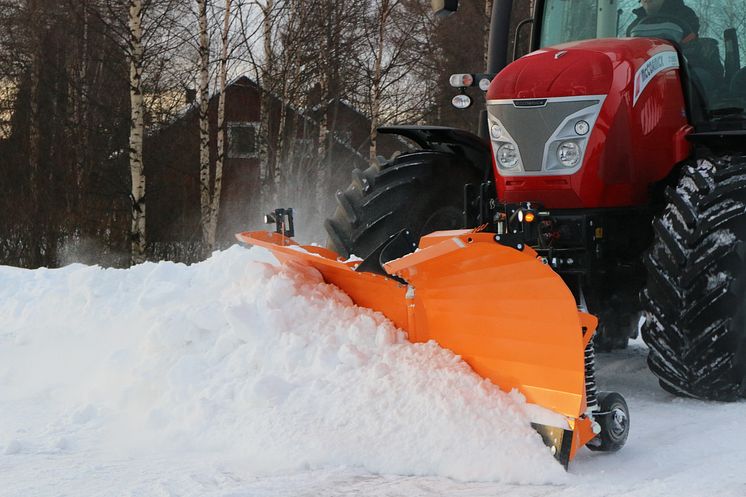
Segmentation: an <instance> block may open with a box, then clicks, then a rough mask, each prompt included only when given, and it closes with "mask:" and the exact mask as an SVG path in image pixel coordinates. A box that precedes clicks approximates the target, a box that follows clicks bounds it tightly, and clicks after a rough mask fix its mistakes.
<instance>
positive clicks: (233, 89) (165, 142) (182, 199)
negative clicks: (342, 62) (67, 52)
mask: <svg viewBox="0 0 746 497" xmlns="http://www.w3.org/2000/svg"><path fill="white" fill-rule="evenodd" d="M271 100H272V109H271V111H270V112H271V113H270V132H271V134H272V136H273V137H276V136H277V133H278V127H279V125H278V122H279V121H280V114H281V112H280V111H281V103H280V101H279V99H277V98H274V97H273V98H272V99H271ZM217 106H218V97H217V96H213V97H212V98H211V100H210V151H211V157H210V160H211V164H212V167H213V170H214V165H215V159H216V149H217ZM225 108H226V116H225V118H226V144H225V150H226V159H225V163H224V166H223V187H222V197H221V208H220V217H219V223H218V239H219V241H220V242H223V243H230V242H232V241H233V233H235V232H237V231H239V230H245V229H247V228H259V227H261V226H262V225H261V219H262V214H263V211H264V210H267V209H270V208H272V207H275V206H273V205H270V203H271V202H272V200H271V199H264V200H263V199H262V198H261V181H260V160H259V139H260V136H259V128H260V121H261V115H260V109H261V90H260V88H259V87H258V85H257V84H256V83H255V82H253V81H252V80H250V79H249V78H247V77H242V78H239V79H237V80H236V81H234V82H232V83H231V84H230V85H229V86H228V88H227V90H226V106H225ZM286 111H287V114H286V115H287V123H288V128H289V131H288V132H287V134H288V136H286V138H285V140H284V145H285V146H284V147H283V148H284V150H285V156H286V161H285V164H284V165H283V169H282V171H283V174H284V177H283V181H282V182H281V188H280V192H279V193H278V195H277V201H278V202H279V203H281V204H282V205H278V206H276V207H296V208H299V211H300V212H299V214H300V215H299V219H300V220H301V221H305V222H309V219H311V218H314V219H316V218H318V217H320V216H324V215H328V214H331V209H333V198H334V193H335V192H336V191H337V190H339V189H343V188H345V187H346V186H347V185H348V184H349V181H350V174H351V171H352V170H353V169H354V168H365V167H367V163H368V155H369V143H370V142H369V132H370V121H369V120H368V119H367V118H366V117H365V116H364V115H362V114H361V113H359V112H357V111H356V110H354V109H353V108H352V107H350V106H349V105H347V104H344V103H342V102H338V103H337V104H336V105H334V106H332V109H331V112H330V121H331V122H330V126H329V127H330V129H331V133H332V143H333V146H332V149H331V154H330V156H331V160H330V163H331V168H330V169H331V170H330V171H329V174H328V175H327V177H328V178H329V181H328V184H327V185H325V187H324V188H323V189H322V190H323V191H324V192H323V195H319V189H318V188H317V186H316V178H317V174H318V169H319V164H320V161H319V160H318V157H317V150H318V135H319V126H318V122H317V121H316V120H315V119H314V118H313V116H312V115H311V116H308V115H303V114H300V113H298V112H296V111H295V110H294V109H292V108H291V107H287V108H286ZM389 140H390V139H389ZM270 142H272V140H270ZM392 143H393V141H392V140H390V141H389V146H388V147H386V144H385V143H384V144H383V145H382V146H383V147H384V148H385V149H389V150H388V152H389V153H391V151H393V147H392ZM273 153H275V152H274V151H273V152H271V154H273ZM145 169H146V175H147V181H148V188H147V198H146V205H147V209H148V214H147V216H148V222H147V230H148V233H147V236H148V240H149V242H151V243H154V244H171V243H185V242H186V243H190V242H192V243H198V242H199V241H200V240H201V226H200V193H199V121H198V112H197V109H196V107H191V108H190V109H189V110H188V111H187V112H185V113H184V114H183V116H182V117H180V118H179V119H177V120H175V121H174V122H172V123H171V124H169V125H168V126H164V127H161V128H159V129H158V130H156V131H155V132H153V133H151V134H150V135H149V136H148V137H147V138H146V141H145ZM318 197H324V198H318ZM304 211H305V212H304ZM319 229H320V223H319V226H318V227H317V229H316V231H318V230H319Z"/></svg>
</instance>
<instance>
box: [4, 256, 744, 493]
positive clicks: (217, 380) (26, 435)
mask: <svg viewBox="0 0 746 497" xmlns="http://www.w3.org/2000/svg"><path fill="white" fill-rule="evenodd" d="M270 261H271V257H270V256H269V255H268V254H267V253H266V252H264V251H261V250H258V249H252V250H247V249H244V248H241V247H233V248H231V249H229V250H227V251H224V252H221V253H217V254H215V255H214V256H213V257H212V258H211V259H209V260H208V261H205V262H203V263H201V264H197V265H193V266H190V267H186V266H183V265H178V264H170V263H161V264H145V265H141V266H137V267H134V268H132V269H129V270H111V269H108V270H103V269H100V268H96V267H86V266H81V265H73V266H68V267H66V268H63V269H59V270H36V271H27V270H21V269H15V268H8V267H0V496H3V497H4V496H19V497H21V496H23V497H26V496H28V497H34V496H62V495H68V496H76V497H77V496H133V497H134V496H161V495H163V496H182V495H183V496H224V497H227V496H231V497H239V496H252V497H253V496H278V497H279V496H295V495H307V496H312V495H313V496H316V495H322V496H327V495H328V496H332V495H340V496H341V495H371V496H391V495H406V496H412V497H417V496H432V495H456V496H483V495H511V496H512V495H516V496H546V495H552V496H555V495H556V496H581V495H582V496H588V495H625V496H669V495H670V496H676V497H688V496H709V495H718V496H720V497H725V496H734V497H735V496H738V497H742V496H744V495H746V403H744V402H741V403H736V404H715V403H704V402H698V401H692V400H683V399H677V398H674V397H672V396H670V395H668V394H666V393H665V392H663V391H662V390H660V389H659V388H658V387H657V385H656V382H655V380H654V379H653V378H652V377H651V376H650V374H648V372H647V370H646V368H645V364H644V357H645V348H644V345H643V344H641V343H639V342H638V343H634V344H633V345H632V346H631V347H630V348H629V349H628V350H627V351H625V352H622V353H616V354H611V355H603V354H602V355H601V356H600V358H599V380H600V383H601V384H602V386H603V387H605V388H606V389H611V390H617V391H620V392H621V393H623V394H624V395H625V397H626V398H627V401H628V403H629V407H630V410H631V412H632V419H631V421H632V432H631V434H630V438H629V441H628V443H627V446H626V447H625V448H624V449H623V450H622V451H621V452H619V453H616V454H597V453H590V452H588V451H585V450H583V451H582V452H581V453H580V454H579V455H578V457H577V458H576V459H575V461H573V463H572V464H571V467H570V471H569V473H565V472H564V471H563V470H562V469H561V468H560V467H559V465H557V464H556V463H555V461H554V460H553V459H552V458H551V456H550V455H549V453H548V451H547V449H546V448H545V447H544V446H543V445H542V443H541V440H540V439H539V437H538V435H537V434H536V433H535V432H534V431H533V430H531V429H530V428H529V426H528V423H529V417H530V416H534V415H535V414H536V413H535V410H534V409H533V408H532V406H527V405H526V404H525V402H524V401H523V399H522V398H521V396H520V395H517V394H505V393H502V392H500V391H499V390H497V389H496V388H495V387H493V386H492V385H491V384H489V383H487V382H485V381H483V380H481V379H479V378H478V377H476V376H475V375H473V374H472V373H471V371H470V370H469V369H468V368H467V367H466V366H465V365H464V364H463V363H462V362H461V361H459V360H458V358H457V357H455V356H454V355H453V354H451V353H449V352H448V351H444V350H442V349H440V348H438V347H437V346H435V345H434V344H416V345H413V344H409V343H408V342H406V340H405V339H404V336H403V335H402V333H401V332H399V331H397V330H396V329H394V328H393V327H392V326H391V324H390V323H388V322H387V321H385V320H384V319H382V318H381V317H380V316H378V315H376V314H374V313H372V312H370V311H367V310H363V309H359V308H356V307H354V306H352V305H351V304H350V302H349V300H348V299H347V297H346V296H345V295H343V294H342V293H341V292H339V291H338V290H337V289H335V288H333V287H330V286H328V285H325V284H323V282H322V281H321V280H320V278H319V276H318V275H317V274H316V273H314V272H313V271H312V270H309V271H307V272H304V273H302V274H299V273H289V272H286V271H284V270H282V269H281V268H278V267H276V266H274V265H272V264H271V263H269V262H270Z"/></svg>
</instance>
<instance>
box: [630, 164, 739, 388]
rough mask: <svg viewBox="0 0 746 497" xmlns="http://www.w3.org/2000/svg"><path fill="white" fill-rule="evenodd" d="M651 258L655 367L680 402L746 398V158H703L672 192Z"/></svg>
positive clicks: (646, 299)
mask: <svg viewBox="0 0 746 497" xmlns="http://www.w3.org/2000/svg"><path fill="white" fill-rule="evenodd" d="M666 199H667V205H666V207H665V209H664V210H663V212H662V214H661V215H660V216H659V217H658V218H657V219H656V220H655V221H654V224H653V228H654V232H655V235H654V241H653V245H652V246H651V248H650V249H649V251H648V253H647V254H646V256H645V266H646V269H647V273H648V276H647V288H646V289H645V290H644V291H643V293H642V295H641V301H642V305H643V308H644V310H645V314H646V319H645V323H644V324H643V326H642V336H643V339H644V340H645V342H646V343H647V345H648V347H649V348H650V351H649V354H648V366H649V367H650V369H651V371H652V372H653V373H654V374H655V375H656V376H657V377H658V379H659V382H660V384H661V386H662V387H663V388H664V389H665V390H667V391H669V392H672V393H674V394H677V395H680V396H688V397H694V398H698V399H707V400H719V401H733V400H737V399H739V398H742V397H744V396H746V156H743V155H741V156H737V155H734V156H723V157H712V158H700V159H698V160H697V161H695V162H692V163H690V164H687V165H684V166H683V168H682V171H681V177H680V179H679V183H678V185H677V186H676V187H675V188H671V187H669V188H668V189H667V190H666Z"/></svg>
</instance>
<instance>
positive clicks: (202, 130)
mask: <svg viewBox="0 0 746 497" xmlns="http://www.w3.org/2000/svg"><path fill="white" fill-rule="evenodd" d="M207 7H208V0H197V19H198V26H199V46H198V52H199V89H198V100H197V102H198V108H199V184H200V213H201V215H200V221H201V225H202V242H203V243H204V244H205V246H208V245H209V240H210V207H211V202H210V197H211V195H210V188H211V186H210V109H209V107H210V34H209V31H208V24H207Z"/></svg>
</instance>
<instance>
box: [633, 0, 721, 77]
mask: <svg viewBox="0 0 746 497" xmlns="http://www.w3.org/2000/svg"><path fill="white" fill-rule="evenodd" d="M640 4H641V7H639V8H637V9H635V10H633V11H632V12H633V13H634V14H635V15H636V16H637V18H636V19H635V20H634V21H632V23H631V24H630V25H629V27H628V28H627V36H649V35H650V34H649V33H650V31H648V32H647V33H645V31H644V26H643V25H644V24H646V23H650V24H652V25H655V24H658V23H659V22H660V23H665V21H666V20H671V21H673V22H674V23H675V24H676V25H677V26H678V27H679V28H680V29H681V34H682V36H681V39H680V40H679V39H676V40H675V41H677V42H678V43H679V44H680V46H681V49H682V52H683V53H684V56H685V57H686V58H687V59H688V60H689V63H690V64H691V65H692V68H693V73H694V74H695V76H696V78H697V79H698V81H699V83H700V84H702V85H703V86H704V87H705V88H709V89H710V90H712V89H714V88H717V87H718V86H719V85H720V84H721V83H722V81H723V72H724V70H723V65H722V63H721V62H720V55H719V52H718V47H717V42H716V41H715V40H713V39H710V38H700V37H699V27H700V26H699V17H697V14H696V13H695V12H694V10H692V9H691V8H690V7H687V6H686V5H684V1H683V0H640ZM636 28H637V29H636ZM677 38H678V37H677Z"/></svg>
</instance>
